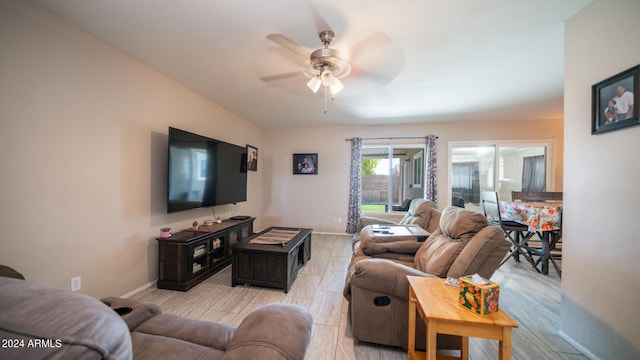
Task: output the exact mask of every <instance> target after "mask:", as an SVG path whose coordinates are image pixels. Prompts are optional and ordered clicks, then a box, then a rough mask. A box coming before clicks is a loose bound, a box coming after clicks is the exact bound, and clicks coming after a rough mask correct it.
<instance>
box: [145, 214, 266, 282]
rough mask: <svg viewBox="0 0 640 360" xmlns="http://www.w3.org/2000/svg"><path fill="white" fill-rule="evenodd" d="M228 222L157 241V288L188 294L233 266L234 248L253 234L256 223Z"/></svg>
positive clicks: (245, 221)
mask: <svg viewBox="0 0 640 360" xmlns="http://www.w3.org/2000/svg"><path fill="white" fill-rule="evenodd" d="M254 220H255V218H253V217H250V218H248V219H244V220H231V219H227V220H224V221H222V222H221V223H216V224H213V225H212V226H200V227H199V228H198V229H197V230H195V229H194V230H190V229H189V230H183V231H180V232H177V233H175V234H173V235H171V237H168V238H157V239H156V240H158V289H168V290H179V291H187V290H189V289H190V288H192V287H193V286H195V285H197V284H198V283H200V282H201V281H203V280H205V279H207V278H208V277H209V276H211V275H213V274H215V273H216V272H218V271H220V270H222V269H223V268H224V267H226V266H227V265H229V264H230V263H231V249H232V247H233V246H234V245H235V244H236V243H238V242H239V241H242V240H244V239H247V238H249V237H251V236H252V235H253V221H254Z"/></svg>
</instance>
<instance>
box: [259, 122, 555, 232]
mask: <svg viewBox="0 0 640 360" xmlns="http://www.w3.org/2000/svg"><path fill="white" fill-rule="evenodd" d="M562 131H563V123H562V120H561V119H560V120H539V121H525V120H517V121H511V122H471V123H469V122H466V123H456V122H451V121H447V122H446V123H445V122H443V123H425V124H407V125H394V126H358V127H326V128H300V129H284V130H274V129H272V130H265V132H264V137H263V141H264V144H265V150H264V151H262V152H261V161H262V164H263V165H265V166H266V170H265V174H264V184H263V188H264V198H263V202H262V203H263V206H264V208H263V217H264V220H265V222H266V223H268V224H270V225H284V226H306V227H311V228H313V229H314V230H316V231H321V232H338V233H343V232H344V231H345V227H346V217H347V202H348V198H349V185H348V184H349V166H350V165H349V156H350V152H351V147H350V142H348V141H345V139H347V138H352V137H355V136H360V137H394V136H397V137H404V136H418V137H422V136H426V135H430V134H434V135H437V136H438V137H439V139H438V141H437V147H438V157H437V161H438V174H439V175H438V196H439V201H438V206H439V207H440V208H444V207H445V206H447V205H449V203H450V199H448V194H449V192H448V188H447V187H448V167H447V161H448V158H449V155H448V148H449V146H448V144H449V142H450V141H465V140H474V141H482V140H492V141H501V140H532V139H535V140H552V141H555V144H556V147H557V151H556V158H555V159H554V160H555V161H554V164H555V166H556V169H555V171H556V179H555V181H556V183H555V184H554V189H562V178H563V176H562V175H563V174H562V153H563V138H562V137H563V133H562ZM294 153H318V157H319V160H318V161H319V168H318V175H292V161H293V154H294ZM263 169H264V168H263ZM334 218H342V222H341V223H336V222H334Z"/></svg>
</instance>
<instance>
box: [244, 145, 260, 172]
mask: <svg viewBox="0 0 640 360" xmlns="http://www.w3.org/2000/svg"><path fill="white" fill-rule="evenodd" d="M247 170H251V171H258V148H255V147H253V146H251V145H247Z"/></svg>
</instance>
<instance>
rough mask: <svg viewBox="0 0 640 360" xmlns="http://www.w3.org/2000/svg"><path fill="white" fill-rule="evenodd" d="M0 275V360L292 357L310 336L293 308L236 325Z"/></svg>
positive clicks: (305, 318) (273, 307)
mask: <svg viewBox="0 0 640 360" xmlns="http://www.w3.org/2000/svg"><path fill="white" fill-rule="evenodd" d="M5 270H6V269H5ZM0 275H4V276H0V339H3V341H8V343H7V344H5V345H8V346H5V347H4V348H2V349H0V358H2V359H45V358H46V359H114V360H115V359H181V360H182V359H202V360H205V359H211V360H215V359H224V360H232V359H258V358H259V359H274V360H275V359H278V360H280V359H292V360H293V359H303V358H304V355H305V353H306V349H307V346H308V344H309V341H310V337H311V327H312V322H313V321H312V319H311V315H310V313H309V312H308V311H307V310H306V309H305V308H303V307H300V306H296V305H289V304H269V305H262V306H261V307H259V308H257V309H255V310H254V311H253V312H251V313H250V314H249V315H247V316H246V317H245V318H244V319H243V321H242V323H240V325H239V326H238V327H237V328H235V327H232V326H228V325H225V324H218V323H213V322H207V321H199V320H191V319H186V318H182V317H179V316H175V315H171V314H162V312H161V311H160V308H159V307H158V306H156V305H153V304H146V303H141V302H138V301H135V300H131V299H122V298H115V297H110V298H105V299H103V301H99V300H97V299H94V298H91V297H89V296H86V295H83V294H80V293H74V292H70V291H68V290H63V289H60V288H55V287H51V286H47V285H43V284H38V283H34V282H29V281H25V280H21V279H19V277H18V276H11V275H7V272H6V271H4V270H3V269H0ZM12 275H13V274H12ZM5 276H11V277H5Z"/></svg>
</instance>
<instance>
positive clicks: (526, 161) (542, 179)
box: [449, 142, 554, 212]
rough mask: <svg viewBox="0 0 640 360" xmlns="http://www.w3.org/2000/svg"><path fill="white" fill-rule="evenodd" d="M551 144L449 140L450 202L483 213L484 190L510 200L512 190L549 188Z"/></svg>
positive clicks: (544, 189) (542, 189)
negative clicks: (481, 196)
mask: <svg viewBox="0 0 640 360" xmlns="http://www.w3.org/2000/svg"><path fill="white" fill-rule="evenodd" d="M551 151H552V144H551V143H524V142H523V143H518V142H493V143H450V144H449V174H450V176H449V189H450V192H451V204H464V207H465V208H470V209H472V210H476V211H479V212H482V208H481V205H480V192H481V191H497V192H498V197H499V198H500V199H505V200H511V192H512V191H546V190H549V191H551V190H553V189H547V184H550V183H551V179H552V177H553V174H552V172H551V171H550V169H553V166H552V163H551V160H552V159H553V157H554V156H552V155H550V154H552V153H551Z"/></svg>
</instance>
